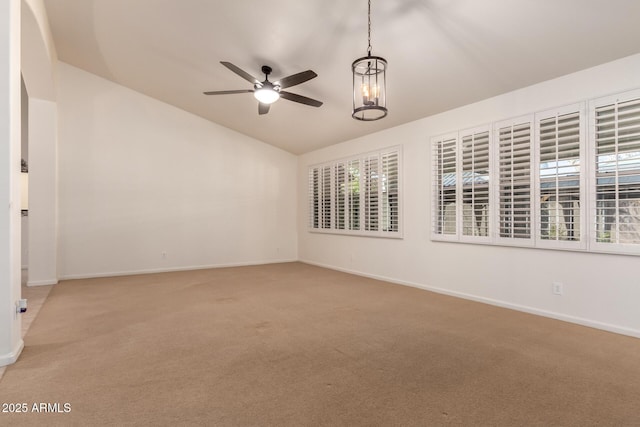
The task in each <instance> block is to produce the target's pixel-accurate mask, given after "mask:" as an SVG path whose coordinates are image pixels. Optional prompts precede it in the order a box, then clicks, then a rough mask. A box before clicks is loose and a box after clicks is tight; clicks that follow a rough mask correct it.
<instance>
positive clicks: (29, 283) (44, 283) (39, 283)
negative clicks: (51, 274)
mask: <svg viewBox="0 0 640 427" xmlns="http://www.w3.org/2000/svg"><path fill="white" fill-rule="evenodd" d="M57 284H58V279H49V280H34V281H31V280H27V286H29V287H31V286H49V285H57Z"/></svg>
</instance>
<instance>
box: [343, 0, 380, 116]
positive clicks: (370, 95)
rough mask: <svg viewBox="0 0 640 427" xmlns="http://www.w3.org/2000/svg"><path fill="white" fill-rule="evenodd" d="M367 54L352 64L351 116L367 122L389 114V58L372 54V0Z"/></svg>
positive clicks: (369, 2) (369, 10)
mask: <svg viewBox="0 0 640 427" xmlns="http://www.w3.org/2000/svg"><path fill="white" fill-rule="evenodd" d="M367 17H368V21H367V24H368V27H367V28H368V33H367V34H368V42H369V46H368V48H367V56H363V57H362V58H358V59H356V60H355V61H353V64H351V71H352V74H353V112H352V113H351V117H353V118H354V119H356V120H362V121H366V122H370V121H374V120H380V119H382V118H383V117H386V115H387V112H388V111H387V60H386V59H384V58H382V57H380V56H373V55H371V0H369V1H368V14H367Z"/></svg>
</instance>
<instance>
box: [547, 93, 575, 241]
mask: <svg viewBox="0 0 640 427" xmlns="http://www.w3.org/2000/svg"><path fill="white" fill-rule="evenodd" d="M583 110H584V108H582V106H581V105H576V106H569V107H565V108H562V109H560V110H559V111H556V110H554V111H550V112H544V113H539V114H537V115H536V129H537V145H536V147H537V171H536V173H537V176H536V190H537V191H536V212H537V216H536V218H537V223H536V225H537V227H536V228H537V238H538V239H539V240H540V241H541V244H540V246H552V245H564V246H565V247H572V246H573V247H576V248H583V247H584V246H585V245H584V244H583V243H582V242H583V240H584V239H582V237H581V236H582V228H583V226H582V223H583V221H582V219H583V214H582V206H583V205H584V187H585V181H584V173H583V172H582V169H583V163H584V160H583V152H584V151H585V150H584V146H585V141H584V136H583V134H584V132H583V121H584V111H583Z"/></svg>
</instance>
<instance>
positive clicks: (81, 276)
mask: <svg viewBox="0 0 640 427" xmlns="http://www.w3.org/2000/svg"><path fill="white" fill-rule="evenodd" d="M297 261H298V259H280V260H273V261H247V262H235V263H226V264H209V265H193V266H186V267H172V268H150V269H145V270H130V271H110V272H101V273H90V274H66V275H62V276H61V277H60V280H75V279H93V278H97V277H118V276H135V275H139V274H154V273H170V272H173V271H187V270H207V269H210V268H226V267H248V266H252V265H267V264H284V263H289V262H297Z"/></svg>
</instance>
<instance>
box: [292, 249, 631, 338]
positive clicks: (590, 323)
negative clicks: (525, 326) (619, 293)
mask: <svg viewBox="0 0 640 427" xmlns="http://www.w3.org/2000/svg"><path fill="white" fill-rule="evenodd" d="M299 261H300V262H303V263H305V264H311V265H315V266H318V267H323V268H328V269H330V270H336V271H342V272H344V273H349V274H355V275H357V276H363V277H369V278H371V279H376V280H383V281H385V282H390V283H395V284H398V285H403V286H410V287H412V288H419V289H424V290H426V291H431V292H436V293H439V294H443V295H449V296H452V297H456V298H462V299H466V300H471V301H476V302H481V303H484V304H489V305H494V306H497V307H502V308H508V309H511V310H516V311H522V312H524V313H529V314H535V315H538V316H543V317H549V318H552V319H556V320H561V321H564V322H569V323H575V324H578V325H581V326H587V327H590V328H595V329H602V330H604V331H608V332H614V333H616V334H621V335H628V336H631V337H635V338H640V330H638V329H633V328H627V327H624V326H618V325H612V324H609V323H604V322H598V321H595V320H590V319H585V318H582V317H576V316H570V315H567V314H562V313H557V312H553V311H549V310H543V309H539V308H535V307H528V306H524V305H519V304H513V303H510V302H506V301H501V300H495V299H492V298H485V297H481V296H477V295H472V294H467V293H464V292H457V291H451V290H448V289H443V288H438V287H435V286H428V285H425V284H422V283H415V282H408V281H406V280H400V279H395V278H392V277H385V276H379V275H376V274H369V273H364V272H362V271H356V270H350V269H347V268H341V267H335V266H332V265H326V264H322V263H318V262H314V261H309V260H303V259H301V260H299Z"/></svg>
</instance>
